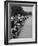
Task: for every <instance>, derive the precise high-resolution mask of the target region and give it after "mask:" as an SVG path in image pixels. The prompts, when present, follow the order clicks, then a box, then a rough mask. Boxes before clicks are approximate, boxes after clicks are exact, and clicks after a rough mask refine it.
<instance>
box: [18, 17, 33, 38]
mask: <svg viewBox="0 0 38 46" xmlns="http://www.w3.org/2000/svg"><path fill="white" fill-rule="evenodd" d="M31 37H32V17H31V16H29V18H28V19H27V20H26V21H25V24H24V27H23V28H22V30H21V33H20V35H19V38H31Z"/></svg>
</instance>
